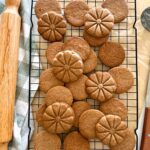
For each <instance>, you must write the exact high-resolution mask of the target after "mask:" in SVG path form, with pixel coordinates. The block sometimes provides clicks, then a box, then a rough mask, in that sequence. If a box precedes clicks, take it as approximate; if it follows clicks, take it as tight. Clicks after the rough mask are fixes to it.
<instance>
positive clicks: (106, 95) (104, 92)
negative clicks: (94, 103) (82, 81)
mask: <svg viewBox="0 0 150 150" xmlns="http://www.w3.org/2000/svg"><path fill="white" fill-rule="evenodd" d="M115 90H116V83H115V80H114V79H113V78H112V76H111V75H110V74H109V73H108V72H100V71H98V72H95V73H93V74H91V75H90V76H89V79H88V80H87V81H86V91H87V93H88V94H89V96H90V98H92V99H95V100H98V101H99V102H105V101H107V100H109V99H111V98H112V97H113V94H114V92H115Z"/></svg>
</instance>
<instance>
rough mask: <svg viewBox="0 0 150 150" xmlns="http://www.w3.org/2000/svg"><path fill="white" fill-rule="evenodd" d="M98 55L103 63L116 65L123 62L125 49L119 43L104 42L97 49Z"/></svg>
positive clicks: (111, 65) (110, 65) (109, 65)
mask: <svg viewBox="0 0 150 150" xmlns="http://www.w3.org/2000/svg"><path fill="white" fill-rule="evenodd" d="M98 56H99V58H100V60H101V62H102V63H103V64H104V65H106V66H108V67H116V66H119V65H121V64H122V63H123V61H124V59H125V51H124V48H123V47H122V46H121V45H120V44H119V43H115V42H106V43H104V45H103V46H102V47H101V48H100V49H99V54H98Z"/></svg>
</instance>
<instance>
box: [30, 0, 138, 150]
mask: <svg viewBox="0 0 150 150" xmlns="http://www.w3.org/2000/svg"><path fill="white" fill-rule="evenodd" d="M36 1H37V0H32V3H33V5H32V6H33V7H32V22H33V28H32V31H31V55H30V56H31V66H34V67H31V68H30V69H31V70H30V99H34V100H33V102H32V104H31V109H30V120H29V123H34V128H35V129H34V133H33V136H32V139H31V141H30V142H29V149H30V150H33V149H34V136H35V134H36V133H38V132H39V131H40V130H43V129H42V127H40V126H39V125H38V124H37V122H36V120H35V117H36V111H37V110H38V108H39V107H40V105H41V104H42V103H43V101H44V97H45V95H44V93H42V92H41V91H39V90H38V91H37V92H36V95H34V93H35V89H34V87H35V86H34V85H35V84H38V82H35V81H34V80H33V78H32V77H39V76H40V74H41V72H42V71H43V70H44V69H46V68H49V67H50V66H49V64H48V63H47V60H46V57H45V50H46V49H47V47H48V44H49V43H48V42H47V41H45V40H44V39H43V38H42V37H41V36H40V35H39V33H38V31H37V18H36V16H35V12H34V6H35V3H36ZM59 2H60V4H61V8H62V14H63V10H64V8H65V6H66V5H67V3H68V2H69V1H68V0H59ZM86 2H87V3H88V5H89V6H90V7H97V6H100V5H101V3H102V2H103V0H86ZM127 2H128V6H129V14H128V17H127V18H126V19H125V20H124V21H123V22H121V23H120V24H116V25H115V26H114V28H113V30H112V33H111V35H110V37H109V40H110V41H114V42H119V43H120V44H121V45H122V46H123V47H124V49H125V53H126V58H125V60H124V62H123V64H122V66H124V67H127V68H129V69H130V70H131V71H132V73H133V75H134V85H133V87H132V88H131V89H130V90H129V91H128V92H127V93H124V94H120V95H115V97H118V98H120V99H121V100H122V101H123V102H124V103H125V105H126V107H127V108H128V118H127V120H126V122H127V125H128V127H129V128H132V129H133V130H134V129H136V128H137V119H138V109H137V108H138V103H137V99H138V97H137V92H138V90H137V41H136V30H135V29H134V27H133V26H134V23H135V19H136V17H135V15H136V1H135V0H128V1H127ZM72 36H79V37H82V36H83V27H80V28H78V27H72V26H70V25H69V24H68V25H67V33H66V36H65V38H64V41H65V40H66V38H68V37H72ZM93 49H94V50H95V52H96V53H97V52H98V48H93ZM33 58H34V59H33ZM108 69H109V68H107V67H106V66H104V65H102V64H101V62H100V61H99V62H98V65H97V67H96V69H95V71H98V70H99V71H107V70H108ZM86 101H88V102H89V103H90V104H91V106H92V108H94V109H97V108H98V107H99V103H97V102H96V101H94V100H91V99H87V100H86ZM64 137H65V135H64V134H62V135H61V138H62V141H63V139H64ZM90 148H91V150H105V149H109V148H108V147H107V146H105V145H103V144H102V143H101V142H99V140H97V139H95V140H91V141H90ZM62 149H63V147H62Z"/></svg>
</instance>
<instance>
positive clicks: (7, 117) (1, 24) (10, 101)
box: [0, 0, 21, 150]
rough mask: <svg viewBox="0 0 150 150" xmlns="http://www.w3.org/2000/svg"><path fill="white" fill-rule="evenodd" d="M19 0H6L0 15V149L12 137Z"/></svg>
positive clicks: (19, 19)
mask: <svg viewBox="0 0 150 150" xmlns="http://www.w3.org/2000/svg"><path fill="white" fill-rule="evenodd" d="M19 5H20V0H6V10H5V11H4V12H3V13H2V14H1V16H0V150H6V149H8V143H9V141H10V140H11V138H12V129H13V115H14V103H15V95H16V94H15V93H16V80H17V68H18V65H17V64H18V49H19V35H20V24H21V18H20V16H19V14H18V8H19Z"/></svg>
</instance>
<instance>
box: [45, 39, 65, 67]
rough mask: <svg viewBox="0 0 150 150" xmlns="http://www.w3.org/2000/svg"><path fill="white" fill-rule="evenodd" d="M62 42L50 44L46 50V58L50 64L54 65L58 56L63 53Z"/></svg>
mask: <svg viewBox="0 0 150 150" xmlns="http://www.w3.org/2000/svg"><path fill="white" fill-rule="evenodd" d="M62 46H63V43H62V42H54V43H52V44H50V45H49V46H48V48H47V50H46V58H47V61H48V63H49V64H51V65H52V64H53V59H54V58H55V56H56V54H57V53H59V52H61V51H62Z"/></svg>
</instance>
